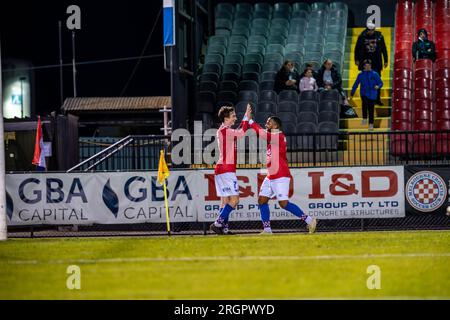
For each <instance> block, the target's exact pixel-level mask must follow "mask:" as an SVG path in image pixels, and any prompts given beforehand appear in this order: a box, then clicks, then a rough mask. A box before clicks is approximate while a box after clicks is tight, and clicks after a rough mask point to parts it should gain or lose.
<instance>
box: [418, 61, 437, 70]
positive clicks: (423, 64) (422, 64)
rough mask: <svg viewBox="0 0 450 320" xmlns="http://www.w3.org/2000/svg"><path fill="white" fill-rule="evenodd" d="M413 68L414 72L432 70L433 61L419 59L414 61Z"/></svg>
mask: <svg viewBox="0 0 450 320" xmlns="http://www.w3.org/2000/svg"><path fill="white" fill-rule="evenodd" d="M414 65H415V68H416V70H420V69H429V70H431V69H433V61H431V60H429V59H419V60H416V62H415V64H414Z"/></svg>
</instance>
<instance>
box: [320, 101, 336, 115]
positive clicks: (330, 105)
mask: <svg viewBox="0 0 450 320" xmlns="http://www.w3.org/2000/svg"><path fill="white" fill-rule="evenodd" d="M323 111H333V112H336V113H339V104H338V103H337V102H336V101H323V102H321V103H320V104H319V112H323Z"/></svg>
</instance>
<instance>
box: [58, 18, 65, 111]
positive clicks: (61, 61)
mask: <svg viewBox="0 0 450 320" xmlns="http://www.w3.org/2000/svg"><path fill="white" fill-rule="evenodd" d="M58 28H59V30H58V33H59V90H60V92H59V95H60V99H61V106H62V105H63V103H64V83H63V57H62V33H61V30H62V26H61V21H58Z"/></svg>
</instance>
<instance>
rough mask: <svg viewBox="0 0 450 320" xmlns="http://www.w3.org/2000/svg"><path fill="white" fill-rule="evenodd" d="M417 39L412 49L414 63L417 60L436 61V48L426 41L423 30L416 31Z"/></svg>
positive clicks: (425, 31) (431, 42) (426, 34)
mask: <svg viewBox="0 0 450 320" xmlns="http://www.w3.org/2000/svg"><path fill="white" fill-rule="evenodd" d="M418 37H419V38H418V39H417V41H416V42H414V44H413V47H412V55H413V59H414V62H415V61H416V60H418V59H430V60H432V61H433V62H434V61H435V60H436V46H435V45H434V42H433V41H430V40H428V32H427V30H425V29H420V30H419V31H418Z"/></svg>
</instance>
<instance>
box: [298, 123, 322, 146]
mask: <svg viewBox="0 0 450 320" xmlns="http://www.w3.org/2000/svg"><path fill="white" fill-rule="evenodd" d="M295 131H296V132H297V134H300V136H298V137H297V148H298V149H299V150H315V149H316V146H317V140H318V139H317V137H315V136H314V135H313V134H314V133H316V132H317V126H316V125H315V124H314V123H312V122H304V123H298V124H297V127H296V129H295ZM315 141H316V142H315Z"/></svg>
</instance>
